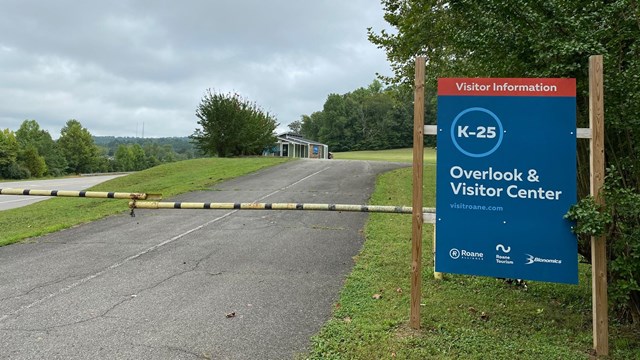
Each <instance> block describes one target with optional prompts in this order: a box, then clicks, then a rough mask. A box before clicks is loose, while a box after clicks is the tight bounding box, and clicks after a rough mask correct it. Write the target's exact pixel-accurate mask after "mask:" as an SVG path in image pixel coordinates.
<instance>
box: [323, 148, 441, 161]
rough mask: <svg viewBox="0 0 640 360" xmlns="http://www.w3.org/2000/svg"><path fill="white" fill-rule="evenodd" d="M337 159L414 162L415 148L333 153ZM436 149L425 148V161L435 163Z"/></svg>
mask: <svg viewBox="0 0 640 360" xmlns="http://www.w3.org/2000/svg"><path fill="white" fill-rule="evenodd" d="M333 156H334V158H335V159H339V160H379V161H392V162H412V161H413V149H410V148H409V149H391V150H371V151H350V152H337V153H333ZM435 162H436V151H435V150H434V149H432V148H425V149H424V163H425V164H427V163H431V164H435Z"/></svg>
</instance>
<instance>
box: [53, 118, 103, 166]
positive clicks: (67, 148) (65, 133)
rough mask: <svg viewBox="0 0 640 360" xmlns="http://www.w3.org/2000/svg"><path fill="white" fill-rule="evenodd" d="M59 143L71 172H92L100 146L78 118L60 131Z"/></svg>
mask: <svg viewBox="0 0 640 360" xmlns="http://www.w3.org/2000/svg"><path fill="white" fill-rule="evenodd" d="M58 145H59V146H60V149H61V150H62V153H63V154H64V157H65V158H66V160H67V164H68V165H67V167H68V169H69V171H70V172H73V173H76V174H80V173H83V172H91V171H93V169H94V165H95V164H96V162H97V158H98V153H99V152H98V148H97V146H96V145H95V143H94V141H93V137H92V136H91V133H90V132H89V130H87V129H85V128H84V127H82V124H80V122H79V121H78V120H74V119H71V120H69V121H67V123H66V125H65V126H64V127H63V128H62V130H61V131H60V138H59V139H58Z"/></svg>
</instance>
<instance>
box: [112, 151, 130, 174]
mask: <svg viewBox="0 0 640 360" xmlns="http://www.w3.org/2000/svg"><path fill="white" fill-rule="evenodd" d="M114 157H115V163H116V170H117V171H131V170H133V167H134V165H133V163H134V159H133V154H132V153H131V148H130V147H129V145H124V144H120V145H119V146H118V150H116V153H115V156H114Z"/></svg>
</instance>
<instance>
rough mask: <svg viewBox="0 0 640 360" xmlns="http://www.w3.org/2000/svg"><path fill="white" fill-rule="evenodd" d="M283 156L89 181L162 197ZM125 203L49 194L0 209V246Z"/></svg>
mask: <svg viewBox="0 0 640 360" xmlns="http://www.w3.org/2000/svg"><path fill="white" fill-rule="evenodd" d="M284 161H287V159H283V158H241V159H218V158H209V159H195V160H187V161H181V162H176V163H170V164H165V165H161V166H157V167H154V168H152V169H148V170H145V171H141V172H137V173H134V174H131V175H128V176H123V177H119V178H116V179H113V180H110V181H107V182H104V183H102V184H99V185H97V186H94V187H92V188H91V190H95V191H118V192H146V193H161V194H162V195H163V197H164V198H165V199H166V198H169V197H171V196H174V195H177V194H181V193H185V192H189V191H196V190H203V189H206V188H208V187H210V186H211V185H213V184H215V183H218V182H221V181H224V180H227V179H231V178H234V177H237V176H241V175H245V174H248V173H251V172H254V171H257V170H259V169H262V168H264V167H267V166H272V165H276V164H280V163H282V162H284ZM127 208H128V201H127V200H113V199H81V198H53V199H50V200H47V201H42V202H38V203H35V204H32V205H29V206H26V207H21V208H16V209H11V210H5V211H1V212H0V229H2V232H1V233H0V246H2V245H8V244H11V243H15V242H18V241H21V240H24V239H27V238H30V237H35V236H41V235H44V234H48V233H51V232H54V231H58V230H62V229H66V228H69V227H72V226H75V225H79V224H82V223H86V222H89V221H93V220H97V219H100V218H103V217H105V216H108V215H113V214H117V213H121V212H123V211H125V210H127Z"/></svg>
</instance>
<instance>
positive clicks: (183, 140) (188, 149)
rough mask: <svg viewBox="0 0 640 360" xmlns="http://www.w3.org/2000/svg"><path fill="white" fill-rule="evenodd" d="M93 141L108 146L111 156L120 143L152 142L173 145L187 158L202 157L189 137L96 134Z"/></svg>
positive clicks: (142, 144) (174, 148) (148, 143)
mask: <svg viewBox="0 0 640 360" xmlns="http://www.w3.org/2000/svg"><path fill="white" fill-rule="evenodd" d="M93 141H94V142H95V144H96V145H98V146H100V147H103V148H107V149H108V150H107V153H108V155H111V156H113V154H115V152H116V150H118V146H120V145H132V144H139V145H141V146H144V145H145V144H147V145H151V144H152V145H158V146H160V147H162V146H165V145H171V147H172V148H173V151H175V153H176V154H179V155H185V156H186V157H187V158H194V157H200V154H199V152H198V149H196V148H195V146H193V144H192V143H191V141H190V140H189V138H188V137H162V138H139V137H128V136H127V137H124V136H94V137H93Z"/></svg>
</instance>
